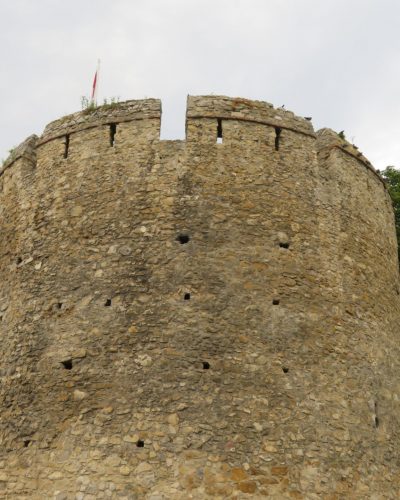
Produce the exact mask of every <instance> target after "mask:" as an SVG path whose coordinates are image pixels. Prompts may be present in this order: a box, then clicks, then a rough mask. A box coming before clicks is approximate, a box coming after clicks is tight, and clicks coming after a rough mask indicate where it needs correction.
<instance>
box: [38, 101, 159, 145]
mask: <svg viewBox="0 0 400 500" xmlns="http://www.w3.org/2000/svg"><path fill="white" fill-rule="evenodd" d="M144 119H158V120H161V101H160V100H159V99H142V100H131V101H125V102H121V103H116V104H108V105H107V104H106V105H104V106H99V107H98V108H95V109H94V110H90V109H88V110H84V111H80V112H78V113H73V114H72V115H67V116H64V117H63V118H60V119H59V120H55V121H53V122H51V123H49V124H48V125H47V127H46V128H45V130H44V132H43V135H42V136H41V138H40V140H39V144H43V143H45V142H47V141H50V140H52V139H55V138H57V137H61V136H63V135H66V134H72V133H74V132H78V131H81V130H86V129H89V128H93V127H98V126H100V125H107V124H111V123H121V122H128V121H133V120H144Z"/></svg>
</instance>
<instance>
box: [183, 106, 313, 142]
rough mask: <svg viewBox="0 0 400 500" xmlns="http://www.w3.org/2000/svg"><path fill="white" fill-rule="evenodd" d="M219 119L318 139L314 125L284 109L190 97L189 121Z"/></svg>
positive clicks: (188, 107)
mask: <svg viewBox="0 0 400 500" xmlns="http://www.w3.org/2000/svg"><path fill="white" fill-rule="evenodd" d="M194 118H219V119H223V120H243V121H247V122H254V123H260V124H264V125H270V126H272V127H279V128H286V129H289V130H293V131H295V132H300V133H302V134H306V135H310V136H311V137H315V133H314V129H313V126H312V124H311V121H310V120H308V119H306V118H302V117H300V116H296V115H295V114H294V113H292V112H291V111H287V110H285V109H283V108H277V109H276V108H274V106H273V105H272V104H270V103H269V102H263V101H252V100H249V99H243V98H239V97H226V96H188V99H187V111H186V119H187V120H190V119H194Z"/></svg>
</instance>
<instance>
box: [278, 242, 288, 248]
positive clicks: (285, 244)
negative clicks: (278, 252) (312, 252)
mask: <svg viewBox="0 0 400 500" xmlns="http://www.w3.org/2000/svg"><path fill="white" fill-rule="evenodd" d="M279 246H280V247H281V248H286V249H288V248H289V243H283V242H282V241H281V242H280V243H279Z"/></svg>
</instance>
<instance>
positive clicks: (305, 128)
mask: <svg viewBox="0 0 400 500" xmlns="http://www.w3.org/2000/svg"><path fill="white" fill-rule="evenodd" d="M161 115H162V107H161V101H160V100H159V99H143V100H129V101H125V102H121V103H115V104H111V105H104V106H99V107H97V108H95V109H88V110H84V111H80V112H76V113H73V114H70V115H67V116H64V117H62V118H59V119H57V120H54V121H53V122H51V123H49V124H48V125H47V126H46V127H45V129H44V132H43V134H42V135H41V136H40V137H39V138H38V137H37V136H36V135H32V136H30V137H28V138H27V139H26V140H25V141H23V142H22V143H21V144H20V145H19V146H18V147H16V148H15V149H14V150H13V151H12V153H11V154H10V156H9V157H8V158H7V159H6V161H5V162H4V164H3V166H2V168H1V169H0V175H2V173H3V172H4V171H5V170H6V169H7V168H9V167H10V166H11V165H12V164H13V163H14V162H15V161H16V160H18V159H20V158H21V157H25V158H28V157H29V159H30V160H31V161H32V162H33V163H35V161H36V149H37V148H38V147H40V146H42V145H44V144H46V143H48V142H49V141H52V140H55V139H59V138H62V140H63V141H64V140H65V138H66V137H67V136H68V141H69V136H70V135H72V134H77V133H79V132H84V131H87V130H90V129H95V128H99V127H104V126H114V127H116V126H117V125H118V124H122V123H128V122H134V121H138V122H140V121H146V122H147V121H148V120H152V121H153V123H154V121H155V124H154V126H153V128H154V131H153V137H154V138H156V139H157V140H160V136H159V134H160V123H161ZM213 119H215V127H214V128H215V131H214V130H213V129H212V130H213V131H211V130H210V128H208V129H207V128H205V129H202V130H201V134H202V135H204V134H212V137H210V139H212V140H214V135H215V133H216V130H217V126H218V123H221V122H222V121H236V122H238V123H243V124H245V123H248V124H255V125H261V126H262V125H265V126H267V127H272V128H274V129H275V130H278V131H279V133H280V132H281V131H282V130H285V129H286V130H288V131H293V132H296V133H300V134H303V135H305V136H309V137H311V138H314V139H317V141H316V150H317V151H318V152H319V153H323V152H325V153H328V152H329V151H330V150H332V148H338V149H340V150H341V151H343V152H344V153H346V154H347V155H349V156H352V157H353V158H355V159H357V160H358V161H359V162H361V163H363V164H364V165H365V166H366V167H367V168H368V169H369V170H371V172H373V173H374V175H375V176H376V177H377V178H378V179H379V180H380V181H381V182H382V183H383V184H385V183H384V181H383V179H382V177H381V176H380V175H379V173H378V172H377V171H376V170H375V169H374V168H373V166H372V165H371V163H370V161H369V160H368V159H367V158H366V157H365V156H364V155H363V154H362V153H361V152H360V151H358V149H357V147H356V146H354V145H353V144H350V143H349V142H347V141H346V140H344V139H341V138H340V137H339V135H338V134H337V133H335V132H334V131H332V130H330V129H326V128H325V129H322V130H320V131H318V132H317V133H315V132H314V129H313V126H312V123H311V119H310V118H303V117H299V116H296V115H295V114H294V113H293V112H291V111H287V110H285V109H283V108H274V106H273V105H272V104H270V103H268V102H263V101H253V100H249V99H243V98H238V97H235V98H232V97H226V96H214V95H209V96H188V98H187V108H186V132H187V133H186V140H188V139H189V138H188V124H189V123H190V122H195V123H197V122H198V121H199V120H213ZM135 130H136V132H137V131H138V130H140V125H139V128H136V129H135ZM190 138H193V136H191V137H190ZM197 139H198V135H195V136H194V139H193V140H197ZM85 140H86V139H85Z"/></svg>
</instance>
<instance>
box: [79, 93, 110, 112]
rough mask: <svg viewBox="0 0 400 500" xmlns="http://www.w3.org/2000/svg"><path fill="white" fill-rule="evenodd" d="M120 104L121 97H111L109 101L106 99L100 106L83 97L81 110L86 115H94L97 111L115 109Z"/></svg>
mask: <svg viewBox="0 0 400 500" xmlns="http://www.w3.org/2000/svg"><path fill="white" fill-rule="evenodd" d="M118 104H119V97H110V98H109V99H107V98H106V99H104V101H103V104H101V105H100V106H99V105H97V103H96V102H95V101H92V99H89V98H88V97H86V96H82V97H81V109H82V111H83V112H84V113H92V112H93V111H96V109H109V108H115V107H116V106H118Z"/></svg>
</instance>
